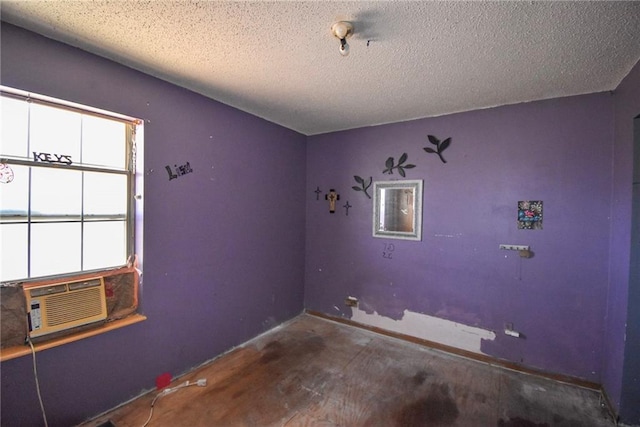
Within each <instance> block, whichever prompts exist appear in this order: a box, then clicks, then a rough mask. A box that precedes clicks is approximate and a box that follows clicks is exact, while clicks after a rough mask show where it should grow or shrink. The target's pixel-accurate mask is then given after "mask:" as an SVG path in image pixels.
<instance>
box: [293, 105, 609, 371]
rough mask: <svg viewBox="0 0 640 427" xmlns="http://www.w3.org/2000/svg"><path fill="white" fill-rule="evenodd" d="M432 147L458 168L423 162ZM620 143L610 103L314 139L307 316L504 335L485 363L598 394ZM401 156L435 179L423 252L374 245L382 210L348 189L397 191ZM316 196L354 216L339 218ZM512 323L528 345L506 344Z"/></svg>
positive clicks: (427, 188) (408, 245)
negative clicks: (351, 303) (374, 221)
mask: <svg viewBox="0 0 640 427" xmlns="http://www.w3.org/2000/svg"><path fill="white" fill-rule="evenodd" d="M428 134H433V135H436V136H438V137H440V138H441V139H442V138H446V137H451V138H452V143H451V146H450V147H449V148H448V149H447V150H446V151H445V152H444V157H445V158H446V160H447V161H448V163H446V164H443V163H441V162H440V161H439V159H438V157H437V156H436V155H435V154H427V153H425V152H424V151H423V149H422V147H427V146H431V145H430V144H429V143H428V141H427V135H428ZM612 140H613V102H612V96H611V94H609V93H600V94H592V95H584V96H576V97H568V98H561V99H553V100H548V101H540V102H532V103H527V104H519V105H512V106H505V107H500V108H493V109H487V110H479V111H472V112H468V113H461V114H454V115H449V116H443V117H437V118H429V119H422V120H415V121H410V122H404V123H396V124H390V125H383V126H376V127H369V128H362V129H356V130H351V131H344V132H336V133H331V134H324V135H318V136H313V137H309V138H308V145H307V168H308V169H307V195H306V200H307V234H306V239H307V247H306V250H307V258H306V273H305V274H306V275H305V284H306V288H305V307H307V308H308V309H312V310H317V311H321V312H324V313H326V314H329V315H333V316H343V317H347V318H351V317H352V309H351V308H348V307H346V306H345V304H344V299H345V297H346V296H347V295H351V296H355V297H357V298H359V300H360V307H361V308H363V309H364V310H365V311H367V312H369V313H371V312H374V311H375V312H376V313H378V314H380V315H382V316H385V317H387V318H391V319H395V320H400V319H401V318H402V316H403V313H404V311H405V310H408V311H411V312H415V313H421V314H427V315H431V316H436V317H439V318H442V319H447V320H451V321H454V322H458V323H462V324H465V325H471V326H477V327H480V328H483V329H488V330H493V331H496V338H495V340H493V341H492V340H485V341H484V342H483V344H482V349H481V350H482V352H483V353H485V354H488V355H490V356H494V357H497V358H500V359H506V360H510V361H512V362H515V363H518V364H522V365H526V366H529V367H533V368H537V369H541V370H544V371H549V372H555V373H560V374H566V375H571V376H574V377H579V378H582V379H586V380H589V381H594V382H599V381H600V378H601V371H600V368H601V362H602V361H601V358H602V350H601V349H602V340H603V332H604V325H603V319H604V316H605V307H606V296H607V283H608V268H609V265H608V259H609V226H610V223H609V215H610V200H611V185H612V182H611V163H612V150H611V141H612ZM431 147H432V146H431ZM403 152H406V153H407V154H408V156H409V158H408V162H409V163H413V164H416V165H417V167H416V168H415V169H410V170H408V171H407V172H408V173H407V179H423V180H424V212H423V219H424V221H423V239H422V242H407V241H400V240H385V239H378V238H373V237H372V236H371V208H372V201H371V200H369V199H367V198H366V196H365V195H364V194H363V193H362V192H356V191H354V190H352V189H351V187H352V186H353V185H356V182H355V180H354V178H353V176H354V175H359V176H362V177H369V176H372V177H373V179H374V181H377V180H385V179H390V178H395V179H398V178H400V177H399V176H398V175H397V174H394V175H385V174H383V173H382V170H383V169H384V163H385V160H386V159H387V157H390V156H393V157H395V158H396V159H397V158H398V157H399V156H400V155H401V154H402V153H403ZM318 186H319V187H320V189H321V190H323V191H325V192H326V191H327V190H328V189H330V188H334V189H336V190H337V192H338V193H339V194H340V196H341V200H340V202H339V206H342V205H343V204H345V203H346V202H347V201H348V202H349V204H350V205H352V206H353V207H352V208H351V209H350V210H349V215H348V216H347V215H345V210H344V209H343V208H342V207H340V208H339V210H338V211H337V212H336V213H335V214H329V212H328V206H327V202H325V201H324V200H322V197H321V200H320V201H316V195H315V193H314V192H313V191H314V190H315V189H316V187H318ZM519 200H542V201H543V202H544V228H543V229H542V230H518V229H517V226H516V216H517V203H518V201H519ZM386 243H393V245H394V246H395V250H394V252H393V257H392V259H388V258H384V257H383V252H384V251H385V249H386V248H385V244H386ZM502 243H506V244H524V245H530V246H531V249H532V251H533V252H534V253H535V256H534V257H533V258H530V259H521V258H520V257H518V256H517V253H515V252H508V251H502V250H500V249H499V248H498V246H499V244H502ZM507 322H510V323H513V325H514V328H515V329H516V330H518V331H520V332H521V333H523V334H524V335H525V336H526V338H525V339H514V338H512V337H508V336H506V335H505V334H504V333H503V332H502V331H503V329H504V324H505V323H507ZM399 324H402V323H401V322H399Z"/></svg>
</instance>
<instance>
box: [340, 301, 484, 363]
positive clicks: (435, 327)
mask: <svg viewBox="0 0 640 427" xmlns="http://www.w3.org/2000/svg"><path fill="white" fill-rule="evenodd" d="M351 320H353V321H354V322H358V323H362V324H364V325H369V326H374V327H377V328H381V329H385V330H387V331H392V332H398V333H401V334H405V335H410V336H413V337H416V338H421V339H424V340H428V341H434V342H437V343H440V344H444V345H448V346H451V347H455V348H459V349H462V350H467V351H472V352H474V353H479V354H483V353H482V351H481V344H482V341H483V340H490V341H493V340H495V339H496V334H495V333H494V332H493V331H489V330H486V329H482V328H477V327H475V326H468V325H464V324H462V323H457V322H453V321H451V320H446V319H441V318H439V317H434V316H429V315H427V314H421V313H415V312H412V311H409V310H405V311H404V315H403V316H402V318H401V319H399V320H394V319H391V318H388V317H384V316H381V315H379V314H378V313H377V312H374V313H372V314H368V313H366V312H365V311H362V310H360V309H358V308H354V309H353V315H352V316H351Z"/></svg>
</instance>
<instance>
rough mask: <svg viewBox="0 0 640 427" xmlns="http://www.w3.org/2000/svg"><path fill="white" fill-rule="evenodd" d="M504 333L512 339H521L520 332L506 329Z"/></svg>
mask: <svg viewBox="0 0 640 427" xmlns="http://www.w3.org/2000/svg"><path fill="white" fill-rule="evenodd" d="M504 333H505V335H509V336H510V337H515V338H520V332H517V331H512V330H511V329H505V330H504Z"/></svg>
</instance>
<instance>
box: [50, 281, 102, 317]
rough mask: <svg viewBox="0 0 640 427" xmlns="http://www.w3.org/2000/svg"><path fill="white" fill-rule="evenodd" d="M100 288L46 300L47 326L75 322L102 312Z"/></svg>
mask: <svg viewBox="0 0 640 427" xmlns="http://www.w3.org/2000/svg"><path fill="white" fill-rule="evenodd" d="M101 292H102V290H101V289H100V288H93V289H86V290H83V291H79V292H69V293H66V294H57V295H52V296H50V297H49V299H48V300H47V302H48V303H47V308H46V310H47V311H46V314H47V319H48V323H49V326H57V325H62V324H64V323H69V322H75V321H77V320H81V319H85V318H87V317H92V316H99V315H100V313H101V312H102V303H101V295H100V293H101Z"/></svg>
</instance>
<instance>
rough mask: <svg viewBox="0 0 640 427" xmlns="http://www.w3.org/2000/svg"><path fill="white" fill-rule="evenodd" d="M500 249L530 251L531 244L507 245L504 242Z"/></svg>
mask: <svg viewBox="0 0 640 427" xmlns="http://www.w3.org/2000/svg"><path fill="white" fill-rule="evenodd" d="M500 249H504V250H507V251H528V250H529V246H528V245H505V244H502V245H500Z"/></svg>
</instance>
